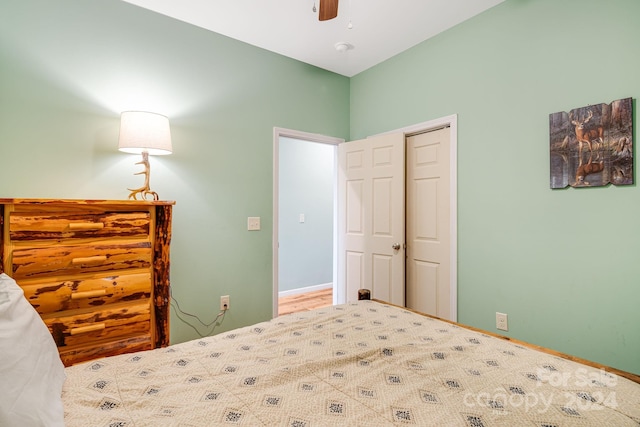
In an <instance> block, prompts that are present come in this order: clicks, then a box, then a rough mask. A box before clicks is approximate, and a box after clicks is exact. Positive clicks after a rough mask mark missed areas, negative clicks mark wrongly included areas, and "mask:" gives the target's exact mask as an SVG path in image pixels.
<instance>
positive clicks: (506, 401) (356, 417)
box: [0, 275, 640, 427]
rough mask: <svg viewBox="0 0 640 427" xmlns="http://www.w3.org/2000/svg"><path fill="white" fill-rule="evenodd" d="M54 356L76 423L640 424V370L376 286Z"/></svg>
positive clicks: (64, 402) (70, 422) (296, 426)
mask: <svg viewBox="0 0 640 427" xmlns="http://www.w3.org/2000/svg"><path fill="white" fill-rule="evenodd" d="M7 278H8V276H6V275H5V280H4V282H9V281H10V280H9V279H7ZM0 279H1V276H0ZM2 283H3V281H2V280H0V285H2ZM5 285H6V283H5ZM5 287H6V286H5ZM18 289H19V288H18ZM15 292H18V291H15ZM5 299H6V298H5ZM25 302H26V301H25ZM27 305H28V303H27ZM1 308H2V286H0V309H1ZM23 308H24V307H23ZM1 313H2V312H0V314H1ZM5 317H6V316H5ZM36 318H37V319H39V316H37V315H36V316H35V317H34V318H33V319H34V321H35V319H36ZM45 329H46V328H45ZM0 331H1V329H0ZM0 333H1V332H0ZM3 359H4V357H3ZM52 359H55V357H52ZM45 362H46V363H45V366H46V367H47V368H46V369H47V370H48V375H49V376H48V377H47V379H46V381H44V382H45V383H46V384H47V385H49V386H51V383H52V382H54V381H55V384H56V386H55V387H53V390H52V392H53V394H54V395H55V393H58V395H61V397H62V398H61V404H60V405H61V406H60V405H59V406H57V407H56V408H55V411H54V413H55V415H57V416H60V413H61V412H60V411H62V413H63V414H64V415H63V417H64V424H65V425H66V426H67V427H74V426H83V427H86V426H109V427H117V426H165V425H166V426H213V425H220V426H225V425H242V426H290V427H313V426H334V425H345V426H387V425H388V426H394V425H396V426H399V425H415V426H473V427H480V426H519V425H524V426H558V427H559V426H574V425H575V426H635V427H638V425H640V384H638V383H636V382H634V381H632V379H637V378H636V377H635V376H634V375H627V376H629V378H625V377H624V376H622V375H619V374H618V373H614V372H612V371H606V370H604V369H598V368H595V367H592V366H588V365H585V364H581V363H577V362H576V361H572V360H568V359H566V358H562V357H559V356H557V355H552V354H548V353H546V352H543V351H539V350H536V349H533V348H530V347H528V346H525V345H523V344H521V343H518V342H512V341H509V340H505V339H501V338H498V337H495V336H492V335H490V334H488V333H483V332H481V331H476V330H471V329H468V328H465V327H462V326H460V325H457V324H453V323H450V322H445V321H441V320H438V319H434V318H431V317H428V316H424V315H421V314H418V313H415V312H412V311H409V310H407V309H404V308H400V307H396V306H392V305H389V304H385V303H381V302H376V301H368V300H366V301H357V302H353V303H349V304H345V305H337V306H332V307H328V308H323V309H316V310H313V311H307V312H302V313H294V314H290V315H286V316H281V317H278V318H275V319H273V320H271V321H268V322H263V323H259V324H256V325H252V326H248V327H244V328H241V329H237V330H234V331H231V332H226V333H222V334H219V335H216V336H212V337H207V338H203V339H197V340H194V341H189V342H185V343H181V344H176V345H172V346H169V347H165V348H158V349H154V350H149V351H143V352H137V353H131V354H124V355H119V356H113V357H108V358H103V359H96V360H93V361H89V362H85V363H81V364H78V365H74V366H70V367H67V368H62V367H61V365H60V366H58V365H56V364H55V360H54V361H45ZM30 363H34V362H33V361H31V362H30ZM1 369H2V368H0V370H1ZM30 369H32V368H30ZM60 370H61V371H62V372H63V375H62V376H63V380H62V382H60V378H59V375H53V376H52V373H53V371H56V372H57V371H60ZM4 374H5V372H1V371H0V375H4ZM65 377H66V378H65ZM54 397H55V396H54ZM3 398H6V396H3ZM53 400H55V399H53ZM53 403H56V402H53ZM2 404H6V403H0V405H2ZM30 407H31V408H33V407H34V405H33V404H32V405H30ZM61 407H62V409H61ZM0 409H2V407H1V406H0ZM4 410H6V408H5V409H3V411H4ZM32 412H33V410H32ZM2 421H3V420H2V418H0V425H3V426H4V425H13V424H6V423H3V422H2ZM16 425H18V424H16ZM20 425H47V426H49V425H62V424H55V423H54V422H53V421H50V420H49V421H47V423H45V424H37V423H36V424H29V423H26V424H20Z"/></svg>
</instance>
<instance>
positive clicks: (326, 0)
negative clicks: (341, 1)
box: [318, 0, 338, 21]
mask: <svg viewBox="0 0 640 427" xmlns="http://www.w3.org/2000/svg"><path fill="white" fill-rule="evenodd" d="M336 16H338V0H320V13H318V19H320V20H321V21H328V20H329V19H333V18H335V17H336Z"/></svg>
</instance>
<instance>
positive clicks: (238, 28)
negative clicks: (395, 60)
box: [124, 0, 504, 77]
mask: <svg viewBox="0 0 640 427" xmlns="http://www.w3.org/2000/svg"><path fill="white" fill-rule="evenodd" d="M124 1H127V2H129V3H132V4H135V5H138V6H141V7H144V8H146V9H149V10H153V11H156V12H158V13H161V14H164V15H167V16H170V17H172V18H175V19H179V20H181V21H184V22H188V23H190V24H193V25H197V26H199V27H202V28H206V29H208V30H211V31H214V32H216V33H219V34H224V35H225V36H228V37H231V38H234V39H237V40H241V41H243V42H245V43H249V44H251V45H254V46H258V47H261V48H263V49H267V50H270V51H272V52H276V53H279V54H281V55H284V56H288V57H290V58H294V59H297V60H299V61H302V62H306V63H308V64H312V65H315V66H317V67H320V68H324V69H326V70H329V71H333V72H335V73H338V74H342V75H345V76H347V77H351V76H354V75H356V74H358V73H360V72H361V71H364V70H366V69H367V68H370V67H372V66H374V65H376V64H378V63H380V62H382V61H384V60H386V59H389V58H391V57H392V56H394V55H396V54H398V53H400V52H402V51H404V50H406V49H408V48H410V47H412V46H415V45H416V44H418V43H420V42H422V41H424V40H426V39H428V38H430V37H432V36H434V35H436V34H438V33H440V32H442V31H444V30H446V29H448V28H451V27H453V26H454V25H456V24H459V23H460V22H462V21H465V20H467V19H469V18H471V17H472V16H474V15H477V14H479V13H481V12H483V11H484V10H486V9H489V8H491V7H493V6H495V5H497V4H499V3H502V2H503V1H504V0H340V3H339V8H338V17H337V18H335V19H332V20H330V21H324V22H320V21H319V20H318V14H317V12H316V13H314V12H313V10H312V9H313V6H314V3H315V5H316V7H319V5H318V3H317V2H318V0H124ZM350 21H351V23H352V25H353V28H351V29H349V28H348V25H349V22H350ZM338 42H346V43H349V44H350V45H352V46H353V49H350V50H348V51H345V52H339V51H337V50H336V48H335V44H336V43H338Z"/></svg>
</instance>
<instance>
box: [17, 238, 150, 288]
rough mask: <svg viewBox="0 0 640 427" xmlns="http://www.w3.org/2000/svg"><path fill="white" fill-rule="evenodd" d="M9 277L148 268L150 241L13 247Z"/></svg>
mask: <svg viewBox="0 0 640 427" xmlns="http://www.w3.org/2000/svg"><path fill="white" fill-rule="evenodd" d="M11 256H12V262H11V268H12V276H13V278H14V279H16V280H17V281H20V280H21V279H30V278H39V277H40V278H45V277H55V276H68V275H72V274H78V273H84V272H102V271H113V270H123V269H128V268H149V267H151V259H152V250H151V243H150V242H149V241H118V240H116V241H105V242H103V243H94V244H78V245H53V246H16V247H15V248H14V250H13V252H12V254H11Z"/></svg>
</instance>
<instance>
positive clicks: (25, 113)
mask: <svg viewBox="0 0 640 427" xmlns="http://www.w3.org/2000/svg"><path fill="white" fill-rule="evenodd" d="M129 109H146V110H150V111H154V112H157V113H162V114H165V115H167V116H168V117H169V118H170V121H171V130H172V136H173V148H174V153H173V154H172V155H171V156H163V157H152V158H151V168H152V172H151V187H152V189H154V190H155V191H157V192H158V193H159V194H160V197H161V198H162V199H165V200H175V201H176V202H177V204H176V206H175V208H174V222H173V232H174V234H173V240H172V245H171V255H172V260H171V261H172V263H171V279H172V280H171V281H172V288H173V296H174V297H175V299H176V300H177V301H178V302H179V303H180V307H181V308H182V309H183V310H185V311H187V312H190V313H193V314H197V315H198V316H200V318H201V319H202V320H203V321H205V322H209V321H211V320H212V319H213V318H214V316H215V315H216V314H217V313H218V308H219V297H220V295H230V296H231V310H230V311H229V312H228V313H227V314H226V315H225V317H224V320H223V321H222V324H221V325H220V326H218V327H217V328H216V329H215V331H214V333H218V332H221V331H225V330H228V329H231V328H235V327H239V326H244V325H247V324H250V323H255V322H258V321H262V320H266V319H270V318H271V310H272V277H271V275H272V254H271V233H272V225H271V224H272V169H273V167H272V165H273V159H272V157H273V156H272V151H273V127H274V126H278V127H282V128H288V129H296V130H300V131H305V132H311V133H321V134H327V135H333V136H337V137H342V138H347V137H348V133H349V79H348V78H346V77H342V76H339V75H336V74H334V73H330V72H327V71H324V70H320V69H318V68H315V67H312V66H309V65H306V64H303V63H300V62H298V61H294V60H291V59H288V58H285V57H283V56H280V55H276V54H273V53H270V52H268V51H265V50H262V49H258V48H255V47H252V46H249V45H247V44H244V43H241V42H238V41H235V40H232V39H229V38H227V37H223V36H221V35H218V34H214V33H212V32H209V31H205V30H203V29H200V28H197V27H194V26H191V25H188V24H185V23H182V22H179V21H176V20H172V19H169V18H167V17H164V16H162V15H159V14H156V13H153V12H149V11H146V10H144V9H141V8H138V7H136V6H133V5H130V4H128V3H125V2H121V1H118V0H96V1H83V0H56V1H50V0H10V1H3V3H2V7H1V12H0V197H37V198H46V197H54V198H100V199H126V198H127V196H128V191H127V190H126V188H127V187H135V186H138V185H141V184H142V177H140V176H134V175H133V173H134V172H137V171H139V170H140V168H141V166H140V165H134V162H136V161H138V160H139V158H138V157H135V156H132V155H127V154H124V153H120V152H118V151H117V141H118V131H119V116H120V112H121V111H123V110H129ZM248 216H260V217H261V218H262V221H261V222H262V231H259V232H248V231H247V230H246V228H247V217H248ZM182 317H183V318H188V317H185V316H184V315H183V316H182ZM189 320H190V321H191V322H192V323H193V319H189ZM200 330H201V332H205V331H206V328H200ZM171 334H172V335H171V341H172V342H180V341H184V340H187V339H190V338H195V337H197V334H196V332H195V331H194V330H193V329H191V328H190V327H189V326H187V325H186V324H185V323H183V322H182V321H180V320H179V318H178V317H177V316H176V312H175V311H172V317H171Z"/></svg>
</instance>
